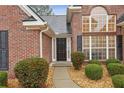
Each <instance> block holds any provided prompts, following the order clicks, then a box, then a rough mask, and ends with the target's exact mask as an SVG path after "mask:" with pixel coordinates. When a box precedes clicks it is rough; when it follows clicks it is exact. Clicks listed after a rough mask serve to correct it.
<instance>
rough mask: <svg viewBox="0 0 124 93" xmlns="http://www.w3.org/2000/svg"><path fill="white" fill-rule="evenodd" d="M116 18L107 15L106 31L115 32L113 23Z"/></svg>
mask: <svg viewBox="0 0 124 93" xmlns="http://www.w3.org/2000/svg"><path fill="white" fill-rule="evenodd" d="M115 19H116V16H115V15H109V16H108V31H109V32H115V31H116V23H115Z"/></svg>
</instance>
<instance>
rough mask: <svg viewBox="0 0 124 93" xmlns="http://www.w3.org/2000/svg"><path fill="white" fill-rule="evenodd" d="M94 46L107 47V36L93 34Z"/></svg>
mask: <svg viewBox="0 0 124 93" xmlns="http://www.w3.org/2000/svg"><path fill="white" fill-rule="evenodd" d="M91 38H92V39H91V42H92V47H106V36H92V37H91Z"/></svg>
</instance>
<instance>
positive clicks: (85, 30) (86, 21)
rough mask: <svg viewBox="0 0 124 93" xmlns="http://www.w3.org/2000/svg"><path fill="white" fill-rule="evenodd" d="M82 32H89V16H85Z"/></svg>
mask: <svg viewBox="0 0 124 93" xmlns="http://www.w3.org/2000/svg"><path fill="white" fill-rule="evenodd" d="M82 30H83V32H89V16H83V23H82Z"/></svg>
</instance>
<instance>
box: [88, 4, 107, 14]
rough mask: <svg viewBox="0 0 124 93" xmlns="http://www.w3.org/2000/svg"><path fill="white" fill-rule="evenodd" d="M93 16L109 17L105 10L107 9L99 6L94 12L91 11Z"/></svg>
mask: <svg viewBox="0 0 124 93" xmlns="http://www.w3.org/2000/svg"><path fill="white" fill-rule="evenodd" d="M90 14H91V15H94V14H98V15H99V14H104V15H105V14H106V15H107V11H106V10H105V8H103V7H100V6H98V7H95V8H93V9H92V10H91V13H90Z"/></svg>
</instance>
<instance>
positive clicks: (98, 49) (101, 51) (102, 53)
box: [91, 36, 106, 60]
mask: <svg viewBox="0 0 124 93" xmlns="http://www.w3.org/2000/svg"><path fill="white" fill-rule="evenodd" d="M91 52H92V54H91V55H92V59H99V60H104V59H106V36H91Z"/></svg>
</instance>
